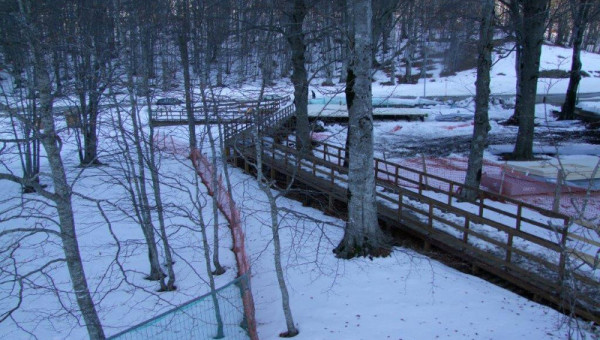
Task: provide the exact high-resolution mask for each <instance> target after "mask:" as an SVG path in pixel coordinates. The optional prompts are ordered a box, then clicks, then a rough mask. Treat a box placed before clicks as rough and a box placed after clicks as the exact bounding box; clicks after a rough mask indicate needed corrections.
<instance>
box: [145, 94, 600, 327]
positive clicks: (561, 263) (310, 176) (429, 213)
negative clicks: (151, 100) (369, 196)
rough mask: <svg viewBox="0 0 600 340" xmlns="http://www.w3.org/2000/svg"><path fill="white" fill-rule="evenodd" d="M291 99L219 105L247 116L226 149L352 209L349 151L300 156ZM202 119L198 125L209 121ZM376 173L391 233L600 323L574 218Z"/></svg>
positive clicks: (418, 175) (313, 196)
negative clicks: (286, 134) (287, 135)
mask: <svg viewBox="0 0 600 340" xmlns="http://www.w3.org/2000/svg"><path fill="white" fill-rule="evenodd" d="M288 99H289V98H286V99H285V100H284V99H283V98H280V99H274V100H271V101H267V102H266V103H258V102H247V103H244V104H240V103H238V104H236V105H237V106H235V105H229V104H225V105H224V106H223V108H222V110H221V109H219V107H216V108H214V107H213V108H212V109H211V112H215V115H219V114H217V113H218V112H223V116H225V117H227V115H228V114H230V113H231V112H233V111H236V112H238V114H237V117H233V116H232V118H231V119H227V120H225V119H222V117H220V118H219V119H217V120H216V122H220V123H225V122H226V123H227V124H224V131H223V132H224V136H223V137H224V140H225V150H224V151H225V153H226V155H228V157H229V159H230V161H231V162H232V163H233V164H234V165H236V166H238V167H242V168H244V169H245V171H247V172H253V171H255V170H253V169H256V168H257V167H256V146H257V145H258V143H259V142H260V145H261V150H262V157H261V159H262V167H261V169H262V171H263V172H264V173H265V174H268V175H270V176H271V178H272V179H274V180H276V181H278V182H282V183H283V184H293V185H294V186H295V187H296V188H298V189H300V190H299V191H300V192H301V193H303V195H304V196H305V197H306V199H310V200H315V201H320V202H322V206H323V207H324V209H326V210H329V211H331V212H335V211H338V212H339V211H344V209H345V208H346V204H347V201H346V200H347V177H348V169H347V168H346V167H344V166H343V164H344V160H345V157H346V154H345V150H344V149H343V148H340V147H337V146H334V145H330V144H326V143H319V144H317V145H316V146H315V147H314V148H313V150H312V151H311V154H309V155H303V156H302V157H300V155H299V154H298V151H297V150H296V148H295V145H294V142H293V141H292V140H289V139H285V140H283V141H282V140H281V139H282V138H281V135H282V134H283V133H282V130H284V131H285V130H286V129H285V128H286V127H289V124H290V123H291V122H292V121H293V119H294V116H295V109H294V107H293V105H288V106H284V105H285V104H286V102H287V100H288ZM215 105H216V104H215ZM252 105H254V107H255V108H256V107H258V108H259V109H258V110H255V111H253V112H252V114H251V115H240V114H239V112H242V111H243V110H242V109H243V108H244V107H251V106H252ZM232 107H235V110H234V109H232ZM220 110H221V111H220ZM200 113H201V114H200ZM200 113H199V114H197V115H196V116H198V118H197V123H198V122H201V121H202V117H205V118H206V115H204V113H203V111H201V112H200ZM215 115H213V117H214V116H215ZM153 123H155V124H158V125H160V124H169V125H170V124H186V123H187V116H186V115H184V114H183V113H180V114H178V115H169V114H165V113H157V114H156V116H153ZM254 127H256V128H254ZM256 133H258V136H259V137H257V136H256ZM374 167H375V175H376V178H377V181H376V185H377V199H378V213H379V220H380V224H381V226H382V227H383V228H384V229H387V230H389V231H400V232H402V233H405V234H410V235H412V236H414V237H416V238H419V239H421V240H423V243H424V245H425V248H430V247H435V248H437V249H441V250H443V251H445V252H447V253H449V254H452V255H454V256H456V257H457V258H460V259H461V260H462V261H464V262H466V263H469V264H470V265H471V266H472V267H473V268H477V269H482V270H484V271H487V272H489V273H491V274H493V275H495V276H497V277H500V278H502V279H503V280H506V281H507V282H510V283H511V284H513V285H515V286H517V287H519V288H521V289H523V290H525V291H527V292H529V293H530V294H531V295H532V296H533V297H534V299H541V300H544V301H546V302H549V303H551V304H553V305H554V306H557V307H558V308H559V309H561V310H564V311H571V312H574V313H576V314H577V315H579V316H581V317H584V318H586V319H588V320H592V321H594V322H596V323H597V324H600V269H599V263H598V254H599V250H600V235H598V233H597V231H594V230H591V229H588V227H585V226H580V225H578V224H576V223H574V222H573V221H572V220H571V218H570V217H569V216H567V215H563V214H559V213H554V212H552V211H549V210H545V209H542V208H539V207H536V206H533V205H531V204H527V203H523V202H520V201H517V200H514V199H511V198H509V197H505V196H501V195H497V194H494V193H490V192H486V191H483V190H479V189H476V190H477V192H478V199H477V200H476V201H475V202H463V201H461V200H460V192H461V191H462V190H464V186H463V184H462V183H458V182H454V181H451V180H447V179H445V178H441V177H438V176H435V175H431V174H428V173H425V172H422V171H420V170H417V169H413V168H408V167H403V166H401V165H398V164H394V163H391V162H388V161H386V160H383V159H374Z"/></svg>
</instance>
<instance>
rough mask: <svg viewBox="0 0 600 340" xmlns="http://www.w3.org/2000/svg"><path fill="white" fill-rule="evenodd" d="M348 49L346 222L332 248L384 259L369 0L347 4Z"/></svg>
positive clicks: (348, 255)
mask: <svg viewBox="0 0 600 340" xmlns="http://www.w3.org/2000/svg"><path fill="white" fill-rule="evenodd" d="M348 8H349V13H350V15H349V20H351V25H350V26H351V31H350V32H349V34H348V35H349V38H350V41H349V46H350V49H351V52H352V54H351V57H352V59H351V61H350V63H349V65H348V77H347V85H346V103H347V106H348V114H349V123H348V144H349V147H348V153H349V157H348V158H349V171H348V222H347V224H346V229H345V232H344V238H343V240H342V241H341V242H340V244H339V245H338V246H337V248H336V249H335V253H336V254H337V256H338V257H340V258H352V257H355V256H386V255H388V254H389V249H386V245H385V244H386V240H385V236H384V234H383V232H382V231H381V229H380V228H379V222H378V218H377V202H376V192H375V171H374V169H373V107H372V93H371V63H372V59H373V58H372V53H371V51H372V48H373V46H372V33H371V16H372V11H371V0H352V1H349V4H348Z"/></svg>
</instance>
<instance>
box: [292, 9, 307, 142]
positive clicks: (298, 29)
mask: <svg viewBox="0 0 600 340" xmlns="http://www.w3.org/2000/svg"><path fill="white" fill-rule="evenodd" d="M293 1H294V4H293V6H294V8H293V11H292V15H291V16H290V22H291V24H290V31H289V33H288V35H287V40H288V43H289V44H290V48H291V49H292V77H291V80H292V84H294V105H295V107H296V140H297V141H298V143H297V147H298V149H299V150H301V151H302V152H307V151H308V150H309V149H310V123H309V121H308V74H307V72H306V66H305V56H304V54H305V53H306V45H305V43H304V31H303V30H302V25H303V23H304V18H305V17H306V13H307V11H308V9H307V8H306V6H305V4H304V0H293Z"/></svg>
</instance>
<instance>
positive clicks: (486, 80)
mask: <svg viewBox="0 0 600 340" xmlns="http://www.w3.org/2000/svg"><path fill="white" fill-rule="evenodd" d="M493 21H494V0H486V1H485V2H484V3H483V8H482V10H481V23H480V27H479V43H478V46H477V49H478V52H479V56H478V58H477V80H476V82H475V91H476V94H475V125H474V127H473V138H471V149H470V152H469V162H468V166H467V174H466V177H465V186H467V187H471V188H478V187H479V184H480V183H481V172H482V167H483V151H484V149H485V144H486V142H487V135H488V131H489V130H490V123H489V118H488V108H489V100H490V69H491V68H492V49H493V48H494V45H493V38H494V25H493ZM476 193H477V192H476V191H475V190H471V189H470V188H465V189H464V191H463V193H462V195H463V198H465V199H467V200H474V199H475V197H476Z"/></svg>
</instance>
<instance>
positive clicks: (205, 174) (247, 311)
mask: <svg viewBox="0 0 600 340" xmlns="http://www.w3.org/2000/svg"><path fill="white" fill-rule="evenodd" d="M154 143H155V145H156V146H157V148H159V149H160V150H164V151H169V152H171V153H173V154H178V155H184V154H185V153H186V152H187V147H183V146H181V145H179V143H176V142H175V141H174V140H173V137H171V136H169V138H167V136H165V135H159V134H157V135H155V137H154ZM189 158H190V159H191V161H192V164H193V166H194V169H196V173H197V174H198V176H200V179H201V180H202V184H204V186H206V188H207V190H208V194H209V195H210V196H214V194H215V188H213V185H212V175H213V171H214V169H213V167H212V165H211V164H210V162H209V161H208V159H207V158H206V157H205V156H204V155H203V154H202V153H200V150H198V149H196V150H193V151H192V152H191V153H190V156H189ZM216 192H217V206H218V207H219V210H220V211H221V213H223V215H224V216H225V218H226V219H227V222H229V230H230V232H231V238H232V241H233V253H234V255H235V260H236V264H237V267H238V275H237V277H241V276H243V275H246V276H247V278H248V280H247V281H246V283H244V282H245V281H241V284H242V287H241V288H242V302H243V305H244V315H245V316H246V322H247V327H248V335H249V336H250V339H251V340H258V332H257V329H256V315H255V308H254V298H253V297H252V290H251V289H250V276H251V274H250V262H249V261H248V256H247V255H246V248H245V245H244V232H243V230H242V223H241V217H240V211H239V210H238V209H237V207H236V205H235V201H234V200H233V198H232V197H231V196H230V195H229V192H228V191H227V189H226V188H225V187H224V186H223V181H222V179H221V176H219V180H218V183H217V188H216Z"/></svg>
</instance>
